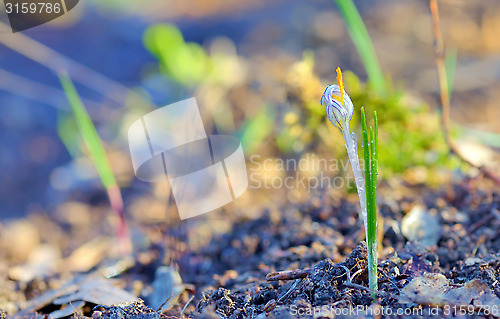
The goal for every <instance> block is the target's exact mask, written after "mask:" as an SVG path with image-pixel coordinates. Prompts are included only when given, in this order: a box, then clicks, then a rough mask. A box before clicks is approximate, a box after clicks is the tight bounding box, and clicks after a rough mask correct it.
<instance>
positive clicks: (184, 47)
mask: <svg viewBox="0 0 500 319" xmlns="http://www.w3.org/2000/svg"><path fill="white" fill-rule="evenodd" d="M144 45H145V46H146V48H147V49H148V50H149V51H150V52H151V53H152V54H153V55H154V56H155V57H156V58H157V59H158V61H159V62H160V69H161V71H162V72H164V73H165V74H166V75H167V76H168V77H169V78H171V79H173V80H175V81H177V82H179V83H180V84H182V85H184V86H187V87H192V86H196V85H198V84H199V83H200V82H201V81H202V80H203V79H204V78H205V77H207V76H208V75H209V73H210V72H211V70H212V61H211V59H210V57H209V56H208V54H207V53H206V52H205V50H204V49H203V47H202V46H200V45H199V44H197V43H193V42H186V41H184V37H183V36H182V33H181V32H180V30H179V29H178V28H177V27H175V26H173V25H168V24H159V25H154V26H152V27H149V28H148V29H147V30H146V32H145V34H144Z"/></svg>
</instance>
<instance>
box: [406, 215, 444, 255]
mask: <svg viewBox="0 0 500 319" xmlns="http://www.w3.org/2000/svg"><path fill="white" fill-rule="evenodd" d="M401 233H402V234H403V235H404V236H405V237H406V239H408V240H410V241H413V242H417V243H420V244H421V245H422V246H424V247H425V248H428V247H431V246H434V245H436V244H437V242H438V240H439V237H440V235H441V225H440V223H439V220H438V218H437V216H435V215H432V214H430V213H429V212H428V211H427V210H426V209H425V208H423V207H422V206H415V207H413V208H412V210H411V211H410V212H409V213H408V214H407V215H406V216H405V217H404V218H403V220H402V222H401Z"/></svg>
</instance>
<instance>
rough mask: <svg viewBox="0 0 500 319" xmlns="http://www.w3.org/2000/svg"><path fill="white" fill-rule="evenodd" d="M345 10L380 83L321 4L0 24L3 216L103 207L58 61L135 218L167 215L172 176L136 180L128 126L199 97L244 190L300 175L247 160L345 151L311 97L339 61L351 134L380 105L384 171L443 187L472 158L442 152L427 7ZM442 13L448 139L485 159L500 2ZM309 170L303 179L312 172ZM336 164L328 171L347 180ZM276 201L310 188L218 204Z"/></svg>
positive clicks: (333, 12) (96, 13) (123, 8)
mask: <svg viewBox="0 0 500 319" xmlns="http://www.w3.org/2000/svg"><path fill="white" fill-rule="evenodd" d="M355 4H356V5H357V7H358V9H359V12H360V14H361V16H362V18H363V21H364V23H365V24H366V28H367V30H368V32H369V35H370V37H371V40H372V41H373V46H374V50H375V53H376V57H377V58H378V61H379V62H378V63H379V65H380V69H381V70H382V75H383V78H382V81H380V79H378V82H377V81H375V80H374V81H371V80H370V79H369V76H368V75H367V69H369V68H370V66H369V65H367V64H366V63H365V62H364V61H363V60H362V59H361V58H360V51H359V48H358V47H356V46H355V45H354V43H353V38H352V37H351V36H352V35H353V30H351V29H350V28H349V25H348V24H346V13H345V12H344V11H342V10H340V11H339V7H338V6H337V3H336V2H335V1H328V0H317V1H309V2H307V3H306V2H304V1H294V0H287V1H272V2H267V1H261V0H253V1H246V0H245V1H238V2H237V3H233V2H230V1H222V0H210V1H205V0H203V1H201V0H200V1H198V0H190V1H179V2H174V1H159V0H156V1H155V0H148V1H141V2H137V1H127V0H120V1H117V0H94V1H81V2H80V4H79V5H78V6H77V7H76V8H75V9H73V10H72V11H71V12H69V13H68V14H66V15H65V16H63V17H61V18H59V19H56V20H54V21H52V22H50V23H47V24H44V25H41V26H39V27H36V28H33V29H30V30H27V31H25V32H22V33H17V34H12V33H9V32H7V31H8V30H7V29H5V28H2V32H1V33H0V162H1V165H0V180H1V181H2V183H0V219H9V218H22V217H25V216H28V215H32V214H35V215H36V214H48V215H50V216H59V217H58V218H61V219H63V220H64V219H65V220H66V221H68V222H76V221H74V220H71V219H75V216H78V218H83V217H82V216H87V215H88V214H90V213H89V212H90V211H92V210H95V209H100V208H98V207H101V206H100V205H104V206H106V204H107V198H106V194H105V192H103V187H102V184H101V182H100V180H99V177H98V175H97V172H96V170H95V167H94V165H93V163H92V160H91V159H90V158H89V156H88V151H87V150H86V148H85V145H84V144H83V141H82V138H81V136H80V135H79V132H78V129H77V127H76V124H75V120H74V118H73V115H72V112H71V108H70V106H69V103H68V101H67V99H66V96H65V94H64V91H63V90H62V87H61V85H60V82H59V80H58V78H57V75H56V74H55V73H54V70H56V69H65V70H67V71H68V74H69V76H70V77H71V78H72V79H73V81H74V82H75V84H76V88H77V90H78V92H79V94H80V96H81V98H82V101H83V104H84V106H85V107H86V109H87V111H88V113H89V115H90V117H91V119H92V120H93V123H94V124H95V127H96V129H97V131H98V134H99V137H100V138H101V140H102V142H103V144H104V147H105V149H106V153H107V156H108V158H109V161H110V163H111V166H112V169H113V172H114V174H115V176H116V178H117V181H118V184H119V186H120V187H121V189H122V193H123V198H124V201H125V207H126V208H125V211H126V215H127V216H129V217H130V218H133V219H138V220H143V221H146V222H153V223H154V222H155V221H163V220H165V219H166V218H169V216H171V218H177V217H176V213H175V205H173V201H172V198H171V196H170V193H169V185H168V184H166V183H165V184H148V183H143V182H140V181H138V180H136V179H135V177H134V173H133V170H132V165H131V162H130V156H129V153H128V144H127V135H126V133H127V129H128V127H129V125H130V124H131V123H132V122H133V121H134V120H135V119H137V118H139V117H140V116H141V115H144V114H146V113H148V112H150V111H151V110H153V109H154V108H156V107H161V106H164V105H167V104H170V103H173V102H176V101H179V100H181V99H184V98H188V97H192V96H194V97H196V99H197V101H198V104H199V105H200V108H201V111H202V113H203V116H204V122H205V127H206V128H207V131H208V132H209V133H217V134H231V135H234V136H237V137H238V138H240V139H241V141H242V143H243V147H244V150H245V155H246V158H247V160H248V163H247V165H248V168H249V171H252V172H258V174H256V175H255V176H256V177H255V180H254V181H253V182H252V181H250V184H251V185H250V186H252V183H256V181H257V180H260V181H265V180H272V179H273V177H275V176H284V175H287V174H292V175H293V176H297V175H295V172H288V171H286V170H283V169H280V168H276V167H274V166H273V165H267V166H263V165H259V164H257V163H262V162H264V161H265V160H266V159H271V160H272V161H273V163H276V162H277V160H278V159H295V160H299V159H305V160H307V161H311V160H312V161H314V160H315V159H314V158H315V157H314V156H316V157H317V158H325V159H332V158H335V159H345V150H344V149H343V148H344V146H343V142H342V140H341V135H340V132H338V130H337V129H336V128H334V127H333V126H332V125H331V124H330V123H329V122H328V121H327V120H326V116H325V114H324V108H322V107H321V105H320V104H319V100H320V98H321V95H322V93H323V90H324V88H325V87H326V86H327V85H328V84H331V83H334V82H335V72H334V70H335V68H336V67H337V66H340V67H341V68H342V70H343V71H344V77H345V81H346V89H347V91H348V93H349V94H350V95H351V97H352V99H353V102H354V105H355V106H356V108H357V111H356V112H355V117H354V119H353V122H352V125H351V127H352V129H353V130H354V131H355V132H356V131H358V130H359V127H358V118H357V117H358V114H357V113H358V110H359V107H360V106H365V107H366V108H367V109H368V114H371V111H372V110H375V109H376V110H377V111H378V114H379V118H380V123H381V128H380V140H381V143H382V145H381V147H380V149H381V155H380V165H381V168H380V170H379V171H380V173H381V178H382V179H384V180H386V181H391V179H393V178H396V179H398V180H402V181H403V182H404V183H408V184H410V185H416V184H426V185H430V186H432V187H439V186H440V185H441V184H442V183H444V182H446V181H448V180H449V179H450V176H451V175H452V174H454V173H457V172H458V173H459V174H460V172H463V169H466V167H464V166H463V165H462V164H461V163H460V161H458V160H457V159H456V158H454V157H451V156H449V155H448V148H447V146H446V144H445V143H444V138H443V134H442V132H441V129H440V117H439V105H440V103H439V98H438V97H439V86H438V81H437V73H436V68H435V63H434V47H433V35H432V21H431V16H430V11H429V8H428V2H426V1H421V0H411V1H405V2H401V1H396V0H383V1H372V0H370V1H355ZM440 14H441V27H442V32H443V39H444V43H445V45H446V47H447V49H448V51H447V56H446V57H447V59H446V61H447V63H448V64H447V65H448V71H449V75H450V77H449V78H450V79H452V80H453V81H452V83H453V90H452V99H451V104H452V108H451V118H452V123H453V125H452V131H453V136H454V137H455V138H457V139H458V141H459V142H458V144H459V145H460V146H461V147H464V149H465V150H467V151H466V153H467V154H469V155H471V157H472V158H473V160H475V161H478V162H480V163H489V164H492V163H495V162H496V161H497V159H496V158H497V157H496V154H495V152H494V151H493V150H494V149H495V148H498V147H500V139H499V138H498V136H499V135H498V134H500V128H499V127H500V125H499V124H500V117H499V116H498V115H497V114H498V113H497V112H498V106H497V103H498V100H499V98H500V93H499V92H500V90H499V88H500V81H499V79H500V37H498V33H499V32H500V3H498V1H494V0H481V1H460V0H456V1H452V0H449V1H442V2H441V7H440ZM347 18H348V16H347ZM3 21H6V19H3ZM5 30H7V31H5ZM312 155H313V156H312ZM252 156H254V157H253V158H254V159H255V160H252V161H250V160H249V159H250V158H252ZM311 156H312V157H311ZM311 158H312V159H311ZM311 167H314V165H311V166H309V168H306V169H304V170H302V171H300V170H299V172H298V174H299V175H300V176H315V175H318V174H319V173H320V172H319V170H318V169H317V168H312V169H311ZM345 170H346V168H344V169H343V168H342V167H340V168H338V169H329V170H328V171H327V172H326V174H328V175H329V176H337V175H340V176H342V174H345V173H347V174H349V172H350V169H349V168H348V167H347V170H348V171H345ZM352 187H353V186H352V185H350V186H349V185H346V187H332V188H333V189H332V190H331V191H333V192H335V191H338V192H345V191H346V189H347V191H350V192H352ZM169 198H170V200H169ZM270 199H273V201H274V202H275V203H276V202H277V203H280V202H289V201H291V202H300V201H302V200H308V199H309V194H308V192H307V191H304V190H303V189H300V188H295V189H286V188H285V187H270V188H269V189H266V188H260V189H259V187H250V189H249V191H248V192H247V194H245V195H244V196H243V197H242V198H241V199H239V200H238V201H237V202H235V203H233V204H230V205H229V208H227V210H229V211H231V209H232V207H233V206H231V205H236V206H240V207H245V209H246V211H249V212H255V211H258V210H261V208H262V207H265V206H266V205H267V204H266V203H269V201H270ZM96 207H97V208H96ZM252 207H254V208H252ZM69 211H71V212H73V211H74V212H76V213H74V214H68V212H69ZM70 215H71V216H73V217H70Z"/></svg>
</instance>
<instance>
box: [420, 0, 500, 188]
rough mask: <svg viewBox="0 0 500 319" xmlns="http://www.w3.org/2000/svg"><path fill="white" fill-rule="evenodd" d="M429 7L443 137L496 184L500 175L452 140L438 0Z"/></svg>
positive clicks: (455, 151) (470, 164) (469, 163)
mask: <svg viewBox="0 0 500 319" xmlns="http://www.w3.org/2000/svg"><path fill="white" fill-rule="evenodd" d="M429 7H430V10H431V16H432V34H433V37H434V52H435V60H436V67H437V72H438V80H439V88H440V97H441V125H442V128H443V133H444V138H445V141H446V143H447V144H448V147H449V148H450V152H451V153H453V154H455V155H456V156H457V157H458V158H459V159H460V160H462V161H463V162H465V163H467V164H468V165H469V166H471V167H475V168H477V169H479V171H480V172H481V173H482V174H484V176H486V177H488V178H490V179H491V180H493V181H494V182H496V183H497V184H500V176H498V175H497V174H495V173H494V172H492V171H491V170H490V169H488V168H487V167H485V166H481V165H476V164H474V163H472V162H471V161H469V160H468V159H466V158H465V157H464V156H463V154H462V152H461V151H460V150H459V149H458V148H457V145H456V144H455V142H454V141H453V138H452V136H451V131H450V95H449V88H448V79H447V77H446V66H445V59H444V58H445V47H444V42H443V36H442V34H441V27H440V21H439V10H438V0H429Z"/></svg>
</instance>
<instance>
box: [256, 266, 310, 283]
mask: <svg viewBox="0 0 500 319" xmlns="http://www.w3.org/2000/svg"><path fill="white" fill-rule="evenodd" d="M310 274H311V269H310V268H309V269H296V270H289V271H279V272H271V273H269V274H267V275H266V280H267V281H275V280H293V279H299V278H306V277H307V276H309V275H310Z"/></svg>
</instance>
